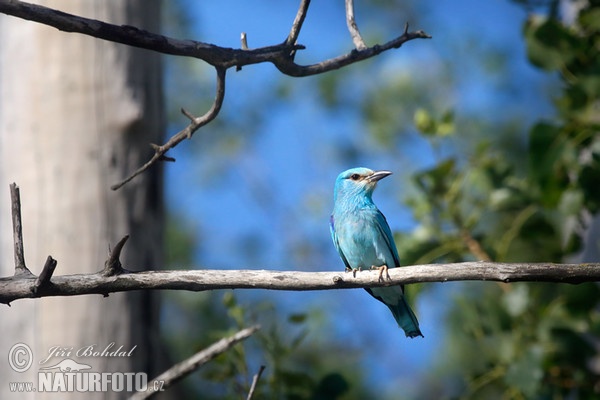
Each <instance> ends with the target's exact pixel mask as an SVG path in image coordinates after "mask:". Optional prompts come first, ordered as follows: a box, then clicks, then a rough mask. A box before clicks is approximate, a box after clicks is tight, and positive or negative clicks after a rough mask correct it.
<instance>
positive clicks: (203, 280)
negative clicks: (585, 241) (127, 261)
mask: <svg viewBox="0 0 600 400" xmlns="http://www.w3.org/2000/svg"><path fill="white" fill-rule="evenodd" d="M355 275H356V276H353V274H352V273H347V272H303V271H267V270H190V271H143V272H130V271H127V270H124V272H122V273H120V274H118V275H112V276H106V275H104V274H103V273H102V271H100V272H98V273H94V274H76V275H61V276H53V277H52V280H51V283H52V284H51V285H47V286H42V287H40V288H39V289H38V290H37V292H36V293H34V292H32V289H31V288H32V287H33V286H34V285H35V282H36V278H35V276H23V277H16V276H15V277H6V278H0V303H4V304H9V303H10V302H12V301H14V300H18V299H25V298H37V297H48V296H78V295H86V294H101V295H107V294H108V293H113V292H126V291H131V290H148V289H171V290H189V291H194V292H199V291H206V290H216V289H267V290H291V291H305V290H331V289H353V288H373V287H381V286H393V285H400V284H411V283H422V282H450V281H465V280H480V281H497V282H505V283H508V282H525V281H528V282H557V283H573V284H577V283H582V282H595V281H600V264H552V263H533V264H530V263H527V264H519V263H513V264H507V263H490V262H464V263H455V264H428V265H414V266H407V267H402V268H391V269H390V270H389V276H390V279H386V280H382V281H379V280H378V277H379V272H378V271H361V272H358V273H356V274H355Z"/></svg>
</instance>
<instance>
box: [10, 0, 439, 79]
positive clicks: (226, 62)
mask: <svg viewBox="0 0 600 400" xmlns="http://www.w3.org/2000/svg"><path fill="white" fill-rule="evenodd" d="M309 4H310V2H309V1H308V0H302V2H301V4H300V8H299V10H298V14H297V15H296V19H295V20H294V23H293V25H292V30H291V31H290V35H289V36H288V38H287V39H286V40H285V41H284V42H283V43H282V44H277V45H273V46H266V47H260V48H257V49H252V50H244V49H232V48H227V47H219V46H215V45H213V44H208V43H202V42H197V41H194V40H179V39H174V38H170V37H167V36H163V35H158V34H156V33H152V32H148V31H145V30H142V29H138V28H136V27H133V26H129V25H121V26H119V25H113V24H107V23H105V22H101V21H97V20H94V19H89V18H83V17H78V16H75V15H72V14H68V13H65V12H62V11H57V10H53V9H50V8H47V7H43V6H39V5H35V4H29V3H24V2H21V1H17V0H3V1H0V13H4V14H7V15H12V16H15V17H19V18H23V19H27V20H31V21H35V22H39V23H42V24H45V25H50V26H53V27H55V28H57V29H59V30H62V31H66V32H77V33H81V34H84V35H88V36H92V37H96V38H99V39H104V40H109V41H112V42H116V43H122V44H126V45H129V46H135V47H140V48H144V49H147V50H152V51H157V52H160V53H164V54H171V55H178V56H187V57H194V58H198V59H201V60H203V61H205V62H207V63H209V64H211V65H213V66H215V67H220V68H223V69H229V68H231V67H238V68H239V67H242V66H245V65H251V64H259V63H264V62H271V63H273V64H274V65H275V66H276V67H277V68H278V69H279V71H281V72H282V73H284V74H286V75H290V76H296V77H301V76H310V75H315V74H321V73H324V72H327V71H332V70H335V69H339V68H342V67H345V66H347V65H349V64H352V63H355V62H358V61H362V60H365V59H367V58H370V57H373V56H376V55H378V54H380V53H381V52H383V51H386V50H390V49H392V48H399V47H400V46H401V45H402V44H403V43H405V42H407V41H409V40H413V39H430V38H431V36H429V35H428V34H426V33H425V32H423V31H416V32H408V31H405V32H404V33H403V34H402V35H401V36H399V37H397V38H396V39H393V40H391V41H389V42H387V43H385V44H383V45H375V46H373V47H368V48H365V49H364V50H359V51H353V52H351V53H348V54H346V55H343V56H339V57H335V58H331V59H329V60H325V61H322V62H320V63H317V64H312V65H306V66H302V65H298V64H295V63H294V61H293V57H291V55H292V54H293V53H294V51H296V50H303V49H304V48H305V47H304V46H302V45H299V44H295V43H292V42H295V41H296V40H297V38H298V35H299V33H300V28H301V27H302V23H303V21H304V18H305V17H306V12H307V10H308V5H309Z"/></svg>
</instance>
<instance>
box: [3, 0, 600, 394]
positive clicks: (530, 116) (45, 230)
mask: <svg viewBox="0 0 600 400" xmlns="http://www.w3.org/2000/svg"><path fill="white" fill-rule="evenodd" d="M43 3H44V4H45V5H47V6H51V7H55V8H57V9H60V10H62V11H65V12H72V13H74V14H76V15H82V16H87V17H90V18H95V19H99V20H102V21H108V22H111V23H115V24H118V25H121V24H125V25H133V26H136V27H140V28H143V29H147V30H149V31H160V32H162V33H163V34H165V35H168V36H173V37H176V38H181V39H187V38H189V39H194V40H197V41H201V42H208V43H213V44H215V45H219V46H224V47H233V48H239V47H240V34H241V33H242V32H245V33H246V34H247V38H248V46H249V47H250V48H256V47H261V46H267V45H273V44H277V43H281V42H283V41H284V40H285V38H286V37H287V35H288V32H289V29H290V27H291V24H292V21H293V20H294V17H295V15H296V12H297V7H298V1H285V2H284V1H274V0H256V1H252V2H247V1H246V2H243V1H232V0H223V1H212V2H209V1H201V2H200V1H193V0H174V1H160V0H154V1H148V0H130V1H128V2H90V1H86V0H79V1H75V0H70V1H65V0H51V1H45V2H43ZM159 6H160V7H159ZM159 9H161V11H162V14H160V15H159ZM355 15H356V22H357V24H358V26H359V28H360V29H361V32H362V34H363V38H364V39H365V42H366V43H367V45H370V46H372V45H375V44H377V43H384V42H386V41H388V40H391V39H393V38H395V37H397V36H399V35H401V34H402V32H403V29H404V24H405V23H409V24H410V29H411V30H418V29H422V30H424V31H426V32H427V33H428V34H430V35H432V37H433V38H432V39H429V40H413V41H410V42H408V43H405V44H404V45H403V46H402V47H401V48H400V49H395V50H393V51H387V52H385V53H382V54H380V55H378V56H377V57H374V58H372V59H370V60H366V61H363V62H360V63H356V64H353V65H350V66H348V67H345V68H342V69H340V70H337V71H332V72H329V73H326V74H323V75H318V76H313V77H307V78H291V77H287V76H283V75H282V74H281V73H280V72H279V71H278V70H277V69H276V68H275V67H273V66H272V65H270V64H264V65H263V64H261V65H251V66H246V67H244V68H243V69H242V70H240V71H237V72H236V71H234V70H233V69H231V70H229V71H228V73H227V83H226V84H227V89H226V95H225V101H224V104H223V108H222V110H221V113H220V115H219V116H218V117H217V119H216V120H215V121H213V122H212V123H210V124H208V125H207V126H205V127H203V128H201V129H200V130H199V131H197V132H196V133H195V134H194V136H193V138H192V140H189V141H184V142H183V143H181V144H180V145H179V146H178V147H177V148H175V149H173V150H172V151H170V152H169V154H168V155H169V156H172V157H174V158H176V159H177V162H175V163H165V164H164V165H163V166H162V167H161V168H152V169H150V170H149V171H147V173H145V174H143V175H141V176H139V177H138V178H136V179H135V180H133V181H132V182H130V183H129V184H128V185H126V186H125V187H124V188H123V189H122V190H120V191H117V192H113V191H111V190H110V189H109V188H110V185H111V184H114V183H116V182H117V181H119V180H120V179H122V178H123V177H124V176H126V174H128V173H129V172H131V171H132V170H134V169H135V168H137V167H138V166H139V165H141V164H142V163H143V162H144V161H145V160H147V157H148V154H147V153H146V152H148V151H151V150H150V149H149V147H148V146H147V143H149V142H155V143H160V142H162V141H164V140H165V138H166V137H169V136H171V135H172V134H174V133H176V132H178V131H179V130H181V129H182V128H183V127H185V126H186V125H187V123H188V120H187V118H186V117H184V116H183V115H182V114H181V113H180V109H181V108H182V107H183V108H185V109H186V110H189V111H190V112H192V113H194V114H196V115H201V114H203V113H204V112H205V111H206V110H207V109H208V108H209V107H210V105H211V104H212V101H213V99H214V90H215V72H214V69H213V68H212V67H210V66H207V65H206V64H204V63H203V62H200V61H198V60H194V59H188V58H182V57H173V56H160V58H159V55H158V54H156V53H153V52H148V51H145V50H140V49H135V48H131V47H128V46H122V45H116V44H113V43H109V42H106V41H101V40H97V39H94V38H90V37H87V36H84V35H79V34H67V33H65V32H61V31H58V30H56V29H53V28H49V27H47V26H42V25H41V24H37V23H33V22H29V21H24V20H21V19H18V18H14V17H10V16H5V15H0V38H2V40H1V43H2V45H1V46H0V190H5V189H3V188H6V187H7V186H8V183H10V182H17V183H18V184H19V185H20V186H21V188H22V197H23V200H22V203H23V216H24V229H23V230H24V237H25V238H24V242H25V250H26V251H25V253H26V257H27V262H28V266H29V267H30V268H31V270H32V272H34V273H39V270H40V269H41V265H43V260H45V258H46V257H47V255H48V254H51V255H52V256H53V257H54V258H56V259H57V260H58V269H57V272H56V273H57V274H72V273H92V272H96V271H98V270H99V269H100V268H102V266H103V265H104V264H103V263H104V260H105V259H106V252H107V247H108V246H109V245H111V246H112V245H114V243H116V242H117V241H118V240H119V239H120V238H121V237H123V235H125V234H130V240H129V242H128V243H127V246H126V248H125V252H124V255H123V258H122V261H123V264H124V265H125V267H126V268H128V269H132V270H139V269H143V268H145V269H164V268H171V269H190V268H198V269H268V270H292V271H341V270H343V268H344V265H343V263H342V261H341V260H340V259H339V256H338V254H337V252H336V251H335V249H334V246H333V244H332V242H331V238H330V233H329V215H330V213H331V210H332V207H333V184H334V181H335V178H336V177H337V175H338V174H339V173H340V172H341V171H343V170H346V169H348V168H351V167H357V166H364V167H369V168H372V169H386V170H390V171H393V175H391V176H390V177H389V178H387V179H385V180H383V181H381V182H380V184H379V185H378V188H377V190H376V191H375V194H374V201H375V203H376V204H377V205H378V206H379V208H380V209H381V211H382V212H383V213H384V214H385V215H386V217H387V220H388V222H389V224H390V226H391V228H392V230H393V232H394V235H395V240H396V244H397V247H398V251H399V253H400V259H401V261H402V263H403V264H404V265H411V264H425V263H436V262H444V263H453V262H461V261H472V260H490V261H497V262H586V261H590V262H592V261H593V262H598V258H599V256H598V250H599V233H598V232H600V231H599V228H600V225H599V223H598V219H597V217H596V215H597V213H598V211H599V209H600V185H599V182H600V137H599V136H598V132H599V130H600V117H599V116H600V110H599V104H600V103H599V99H600V57H599V55H598V54H599V50H600V3H599V2H598V1H597V0H578V1H570V0H518V1H517V0H489V1H485V2H483V1H463V0H455V1H433V0H422V1H414V0H407V1H395V0H371V1H365V2H357V4H355ZM298 42H299V43H300V44H302V45H304V46H306V49H305V50H302V51H299V52H298V53H297V55H296V58H295V60H296V62H297V63H299V64H312V63H318V62H320V61H323V60H325V59H328V58H331V57H335V56H338V55H341V54H345V53H347V52H349V51H351V50H352V49H353V45H352V40H351V38H350V35H349V33H348V31H347V28H346V22H345V12H344V4H343V2H342V1H336V2H333V1H313V2H312V3H311V5H310V8H309V12H308V15H307V18H306V21H305V23H304V26H303V29H302V31H301V34H300V36H299V39H298ZM161 81H162V84H161V83H160V82H161ZM163 92H164V96H163ZM163 109H166V117H165V116H163V114H162V110H163ZM32 114H33V115H34V116H35V118H33V117H32ZM163 178H164V180H163ZM163 197H164V199H165V201H166V207H164V208H163V202H162V199H163ZM9 206H10V204H9V202H8V196H5V195H3V196H2V197H1V198H0V268H2V276H9V275H12V274H13V273H14V267H13V261H12V260H13V258H12V236H11V234H12V230H11V228H10V219H9V218H7V216H8V215H9V214H10V208H9ZM164 211H166V212H164ZM163 239H164V240H163ZM162 243H164V247H163V246H161V244H162ZM406 291H407V296H408V297H409V302H410V303H411V304H412V305H413V309H414V310H415V312H416V314H417V316H418V318H419V321H420V327H421V330H422V332H423V334H424V336H425V337H424V338H415V339H408V338H406V337H405V336H404V334H403V332H402V330H401V329H400V328H398V326H397V325H396V323H395V321H394V319H393V317H392V315H391V314H390V312H389V310H388V309H387V308H386V307H385V306H384V305H382V304H381V303H379V302H377V301H376V300H374V299H373V298H371V296H369V295H368V294H367V293H366V292H365V291H364V290H339V291H323V292H317V291H313V292H283V291H280V292H278V291H266V290H235V291H231V290H227V291H225V290H223V291H211V292H202V293H194V292H184V291H161V292H150V291H138V292H131V293H115V294H111V295H110V296H109V297H108V298H106V299H105V298H103V297H102V296H77V297H67V298H44V299H36V300H31V301H27V300H19V301H15V302H14V303H15V304H14V305H12V307H11V308H8V307H3V308H1V309H0V312H1V313H2V314H1V317H2V329H3V334H2V335H0V354H7V353H9V349H11V348H12V347H11V346H13V345H14V344H15V343H26V344H28V345H30V346H31V348H32V354H33V357H35V360H36V362H37V364H36V363H34V364H33V365H36V366H38V367H39V365H38V364H39V361H38V360H39V358H40V357H41V358H43V355H44V354H47V351H48V349H49V348H50V346H57V345H60V346H70V347H72V348H80V347H82V346H86V345H90V344H91V343H96V344H98V346H103V345H106V344H108V343H111V342H116V344H117V345H123V346H124V347H125V348H131V347H132V346H136V352H135V356H134V357H129V358H128V359H126V358H120V359H118V360H117V359H109V358H97V359H90V360H88V359H83V360H78V361H79V362H83V363H86V364H90V365H91V367H92V370H93V371H101V372H108V371H113V372H114V371H117V372H124V371H135V372H140V371H144V372H147V373H148V374H149V375H150V376H155V375H156V374H158V372H162V371H163V370H165V369H166V368H167V367H168V366H169V365H172V364H173V363H175V362H178V361H181V360H183V359H185V358H188V357H190V356H191V355H192V354H193V353H195V352H196V351H199V350H201V349H203V348H205V347H206V346H208V345H209V344H211V343H213V342H215V341H216V340H218V339H220V338H222V337H224V336H226V335H229V334H232V333H234V332H236V331H238V330H239V329H241V328H243V327H247V326H250V325H252V324H255V323H259V324H261V326H262V329H261V330H260V331H259V332H258V333H256V334H255V335H253V336H252V337H250V338H249V339H248V340H246V341H244V342H243V343H242V344H239V345H236V346H235V347H234V348H232V349H230V350H229V351H227V352H226V353H224V354H222V355H221V356H219V357H218V358H216V359H215V360H213V361H212V362H210V363H209V364H208V365H206V366H203V367H202V368H201V369H199V370H198V371H196V372H194V373H193V374H192V375H191V376H189V377H187V378H186V379H184V380H182V381H181V382H180V383H178V384H177V386H176V388H173V389H171V390H170V391H167V392H165V394H164V397H163V398H169V397H172V398H182V397H183V398H197V399H243V398H246V395H247V393H248V390H249V388H250V384H251V381H252V377H253V375H254V374H255V373H256V372H257V371H258V370H259V367H260V366H261V365H264V366H266V369H265V371H264V374H263V376H262V378H261V380H260V382H259V385H258V388H257V393H256V394H255V397H254V398H256V399H315V400H317V399H318V400H321V399H345V400H351V399H352V400H353V399H357V400H358V399H367V398H370V399H384V400H386V399H389V400H391V399H409V400H410V399H588V398H598V397H600V358H599V357H598V347H599V346H600V342H599V334H600V313H599V307H598V306H599V304H598V303H599V300H600V290H599V288H598V285H597V284H596V283H585V284H580V285H577V286H575V285H567V284H547V283H518V284H499V283H494V282H452V283H445V284H441V283H439V284H438V283H432V284H415V285H410V286H408V287H407V288H406ZM2 357H4V356H2ZM3 359H4V360H6V358H3ZM56 361H58V360H56ZM37 372H38V369H37V368H32V369H31V370H29V371H27V375H26V374H25V373H23V374H20V373H17V371H15V370H14V368H12V369H11V368H9V365H8V364H7V363H6V361H2V362H0V393H1V396H0V397H2V398H3V399H5V398H19V399H20V400H21V399H22V398H24V397H22V394H21V393H12V397H11V393H7V388H8V387H9V386H8V382H14V381H34V380H35V379H37V376H36V373H37ZM126 395H127V393H122V392H121V393H117V392H114V393H95V394H94V393H87V394H86V398H99V399H100V398H102V399H109V398H110V399H113V398H114V399H118V398H123V397H124V396H126ZM80 397H81V393H75V392H73V393H55V394H52V393H49V394H43V393H39V392H38V393H30V394H29V397H26V398H30V399H34V398H35V399H36V400H38V399H41V398H44V399H45V398H61V399H66V398H73V399H75V398H80Z"/></svg>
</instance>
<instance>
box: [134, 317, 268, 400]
mask: <svg viewBox="0 0 600 400" xmlns="http://www.w3.org/2000/svg"><path fill="white" fill-rule="evenodd" d="M259 329H260V327H259V326H258V325H255V326H251V327H250V328H245V329H242V330H241V331H239V332H238V333H236V334H235V335H232V336H229V337H226V338H223V339H221V340H219V341H218V342H216V343H213V344H212V345H210V346H209V347H207V348H206V349H204V350H202V351H199V352H198V353H196V354H194V355H193V356H192V357H190V358H188V359H187V360H184V361H182V362H180V363H178V364H175V365H173V366H172V367H171V368H169V369H168V370H166V371H165V372H163V373H162V374H160V375H159V376H157V377H156V378H154V379H152V381H151V382H149V384H148V390H147V391H146V392H138V393H136V394H134V395H133V396H131V397H130V398H129V399H130V400H142V399H147V398H149V397H151V396H152V395H154V394H156V393H157V392H155V391H154V389H155V385H153V384H152V382H160V385H156V388H158V387H160V389H161V390H164V389H166V388H168V387H169V386H171V385H173V384H174V383H175V382H177V381H179V380H181V379H183V378H185V377H186V376H188V375H189V374H191V373H192V372H194V371H195V370H197V369H198V368H200V367H201V366H203V365H204V364H206V363H207V362H209V361H210V360H212V359H213V358H215V357H216V356H218V355H219V354H221V353H223V352H225V351H227V350H229V349H230V348H232V347H233V346H235V345H236V344H237V343H239V342H241V341H242V340H244V339H246V338H248V337H249V336H250V335H252V334H253V333H254V332H256V331H257V330H259Z"/></svg>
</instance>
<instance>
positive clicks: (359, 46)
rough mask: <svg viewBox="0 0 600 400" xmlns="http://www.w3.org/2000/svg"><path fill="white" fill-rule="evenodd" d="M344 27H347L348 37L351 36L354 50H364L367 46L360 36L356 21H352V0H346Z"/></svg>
mask: <svg viewBox="0 0 600 400" xmlns="http://www.w3.org/2000/svg"><path fill="white" fill-rule="evenodd" d="M346 25H347V26H348V31H349V32H350V36H352V41H353V42H354V47H356V50H364V49H366V48H367V45H366V44H365V42H364V40H363V38H362V36H360V32H359V31H358V26H357V25H356V20H355V19H354V0H346Z"/></svg>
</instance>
